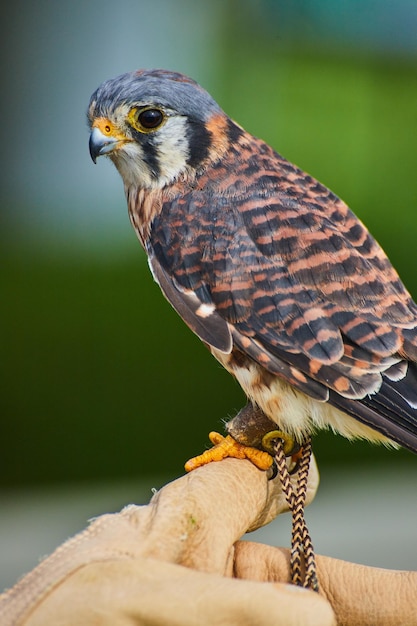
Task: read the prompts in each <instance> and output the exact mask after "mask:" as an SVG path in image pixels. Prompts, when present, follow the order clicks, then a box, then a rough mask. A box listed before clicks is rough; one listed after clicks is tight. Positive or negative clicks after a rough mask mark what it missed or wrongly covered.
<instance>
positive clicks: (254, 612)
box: [24, 559, 336, 626]
mask: <svg viewBox="0 0 417 626" xmlns="http://www.w3.org/2000/svg"><path fill="white" fill-rule="evenodd" d="M45 624H59V625H60V626H70V625H71V626H73V624H83V626H93V625H94V626H97V625H100V626H145V625H146V626H149V624H152V626H159V625H161V626H195V625H196V624H199V626H212V625H213V624H227V625H228V626H235V625H236V626H246V625H247V626H249V625H252V624H257V625H258V626H280V625H282V626H301V625H305V626H334V625H335V624H336V622H335V619H334V615H333V611H332V609H331V607H330V605H329V604H328V603H327V602H326V601H325V600H324V599H323V598H321V597H320V596H319V595H318V594H316V593H313V592H310V591H305V590H304V589H301V588H297V587H294V586H289V585H273V584H268V583H266V584H265V583H259V582H252V581H242V580H236V579H232V578H223V577H221V576H218V575H216V574H207V573H205V572H195V571H192V570H190V569H188V568H185V567H182V566H179V565H173V564H172V563H164V562H161V561H156V560H153V559H146V560H145V559H135V560H119V561H109V562H100V563H92V564H90V565H87V566H85V567H83V568H82V569H80V570H78V571H76V572H73V573H72V574H71V575H70V576H69V577H68V578H67V579H66V580H65V581H63V583H61V585H60V586H59V587H58V588H56V589H54V590H53V593H50V594H49V595H48V596H47V597H45V598H44V599H43V601H42V602H41V603H40V605H38V606H37V608H36V610H35V611H34V612H32V614H31V616H30V617H29V618H28V619H27V621H25V622H24V626H44V625H45Z"/></svg>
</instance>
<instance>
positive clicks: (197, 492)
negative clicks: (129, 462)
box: [0, 459, 417, 626]
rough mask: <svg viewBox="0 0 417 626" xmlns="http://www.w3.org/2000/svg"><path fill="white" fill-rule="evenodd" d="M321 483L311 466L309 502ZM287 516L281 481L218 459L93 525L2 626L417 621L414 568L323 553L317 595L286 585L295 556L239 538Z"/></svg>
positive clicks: (45, 565) (25, 582)
mask: <svg viewBox="0 0 417 626" xmlns="http://www.w3.org/2000/svg"><path fill="white" fill-rule="evenodd" d="M317 486H318V472H317V468H316V466H315V463H314V462H313V463H312V466H311V470H310V478H309V488H308V494H307V502H308V501H311V500H312V499H313V497H314V494H315V492H316V489H317ZM286 510H287V505H286V502H285V498H284V497H283V495H282V493H281V490H280V486H279V480H277V479H275V480H273V481H268V479H267V474H266V473H265V472H262V471H260V470H257V469H256V468H255V467H254V466H253V465H252V464H251V463H249V462H248V461H237V460H235V459H227V460H224V461H222V462H221V463H211V464H209V465H206V466H204V467H202V468H201V469H197V470H195V471H193V472H191V473H190V474H187V475H186V476H183V477H182V478H180V479H178V480H176V481H174V482H172V483H169V484H168V485H166V486H165V487H164V488H163V489H161V490H160V491H159V492H158V493H157V494H156V495H155V496H154V497H153V498H152V500H151V502H150V504H149V505H147V506H134V505H131V506H128V507H126V508H125V509H123V510H122V511H121V512H120V513H117V514H111V515H102V516H101V517H99V518H97V519H95V520H94V521H93V522H92V523H91V524H90V526H89V527H88V528H87V529H86V530H85V531H84V532H82V533H80V534H78V535H76V536H75V537H73V538H72V539H70V540H68V541H67V542H66V543H64V544H63V545H62V546H60V547H59V548H58V549H57V550H56V551H55V552H54V553H53V554H52V555H51V556H50V557H48V558H47V559H45V560H44V561H43V562H42V563H41V564H40V565H39V566H38V567H36V568H35V569H34V570H33V571H32V572H30V573H29V574H27V576H26V577H25V578H23V579H22V580H21V581H20V582H19V583H17V584H16V585H15V587H13V588H12V589H11V590H9V591H8V592H6V593H5V594H3V596H0V616H1V620H0V621H1V624H2V626H11V625H12V624H13V626H17V625H23V624H24V625H25V626H48V625H55V624H59V626H70V625H71V626H73V625H75V624H77V625H83V626H90V625H91V626H92V625H93V624H94V625H95V626H98V625H99V626H139V625H140V626H144V625H152V626H158V625H159V624H160V625H161V626H162V625H163V626H170V625H172V626H177V625H178V626H191V625H192V626H196V625H197V626H206V625H207V626H215V625H216V624H222V625H223V624H225V625H226V624H227V625H230V626H233V625H236V626H241V625H242V624H256V625H259V626H263V625H265V626H279V625H280V624H282V625H285V626H295V625H297V626H299V625H303V626H310V625H311V626H313V625H314V626H327V625H329V626H330V625H333V624H336V623H338V624H345V625H352V626H353V625H358V626H359V625H372V626H375V625H376V624H378V626H394V625H396V624H407V625H408V626H412V625H413V624H417V600H416V598H417V573H415V572H413V573H411V572H391V571H388V570H380V569H375V568H368V567H364V566H361V565H354V564H350V563H345V562H342V561H337V560H335V559H330V558H326V557H320V556H318V557H317V565H318V575H319V582H320V588H321V593H320V594H317V593H314V592H312V591H306V590H304V589H301V588H300V587H295V586H292V585H289V584H286V582H287V581H288V580H289V554H288V551H287V550H284V549H280V548H272V547H270V546H265V545H261V544H256V543H250V542H246V541H237V540H238V539H239V538H240V537H241V536H242V535H243V534H244V533H245V532H246V531H247V530H254V529H256V528H258V527H260V526H262V525H263V524H266V523H267V522H269V521H271V519H273V518H274V517H275V516H276V515H278V514H279V513H282V512H284V511H286ZM336 620H337V622H336Z"/></svg>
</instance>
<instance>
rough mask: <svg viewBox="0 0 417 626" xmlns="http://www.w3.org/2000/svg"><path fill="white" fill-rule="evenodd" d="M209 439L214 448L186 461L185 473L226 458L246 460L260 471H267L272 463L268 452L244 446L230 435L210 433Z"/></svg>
mask: <svg viewBox="0 0 417 626" xmlns="http://www.w3.org/2000/svg"><path fill="white" fill-rule="evenodd" d="M209 439H210V441H211V443H212V444H213V446H214V447H213V448H210V450H206V451H205V452H203V454H200V455H199V456H195V457H193V458H192V459H190V460H189V461H187V463H186V464H185V471H186V472H191V470H194V469H196V468H197V467H201V466H202V465H207V463H211V462H212V461H221V460H222V459H226V458H228V457H232V458H234V459H248V460H249V461H250V462H251V463H253V464H254V465H255V466H256V467H257V468H258V469H261V470H267V469H269V468H270V467H271V465H272V463H273V458H272V457H271V455H270V454H268V452H263V451H262V450H258V449H257V448H252V447H250V446H244V445H242V444H241V443H238V442H237V441H236V440H235V439H233V437H231V436H230V435H227V436H226V437H223V436H222V435H220V434H219V433H216V432H211V433H210V434H209Z"/></svg>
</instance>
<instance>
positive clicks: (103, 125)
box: [93, 117, 126, 139]
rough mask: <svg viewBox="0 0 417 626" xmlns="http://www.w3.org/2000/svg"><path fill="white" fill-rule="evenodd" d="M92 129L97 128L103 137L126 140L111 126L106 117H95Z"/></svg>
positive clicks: (118, 130)
mask: <svg viewBox="0 0 417 626" xmlns="http://www.w3.org/2000/svg"><path fill="white" fill-rule="evenodd" d="M93 128H98V129H99V131H100V132H101V133H103V135H104V136H105V137H113V138H114V139H126V136H125V135H124V133H122V132H121V131H120V129H119V128H118V127H117V126H116V125H115V124H113V122H111V121H110V120H109V119H108V118H107V117H97V118H96V119H95V120H94V122H93Z"/></svg>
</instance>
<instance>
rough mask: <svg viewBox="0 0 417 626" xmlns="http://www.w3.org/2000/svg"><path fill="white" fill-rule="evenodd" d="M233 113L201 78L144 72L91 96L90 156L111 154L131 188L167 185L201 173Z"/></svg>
mask: <svg viewBox="0 0 417 626" xmlns="http://www.w3.org/2000/svg"><path fill="white" fill-rule="evenodd" d="M227 119H228V118H227V117H226V115H225V114H224V113H223V112H222V110H221V109H220V107H219V106H218V104H217V103H216V102H215V101H214V100H213V99H212V98H211V96H210V95H209V94H208V93H207V92H206V91H204V89H202V88H201V87H200V86H199V85H198V84H197V83H196V82H195V81H193V80H191V79H190V78H187V77H186V76H183V75H182V74H178V73H174V72H168V71H165V70H139V71H136V72H130V73H128V74H122V75H121V76H118V77H116V78H113V79H110V80H107V81H105V82H104V83H102V84H101V85H100V87H99V88H98V89H97V90H96V91H95V92H94V94H93V95H92V96H91V100H90V104H89V107H88V123H89V126H90V128H91V135H90V154H91V158H92V159H93V161H94V163H95V162H96V159H97V157H99V156H101V155H106V156H108V157H110V159H111V160H112V161H113V163H114V164H115V165H116V167H117V169H118V170H119V172H120V174H121V176H122V178H123V181H124V183H125V186H126V187H130V186H132V185H133V186H135V187H141V188H158V187H159V188H161V187H163V186H164V185H167V184H170V183H171V182H173V181H175V180H177V179H178V178H179V177H180V176H181V175H187V173H189V172H190V171H193V172H195V171H197V170H198V169H199V168H200V167H201V166H202V165H203V164H204V162H205V161H207V159H208V158H210V155H211V152H212V151H213V149H214V147H213V143H215V142H213V133H214V134H216V132H217V130H216V129H218V128H221V127H222V126H225V125H226V123H227Z"/></svg>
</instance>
